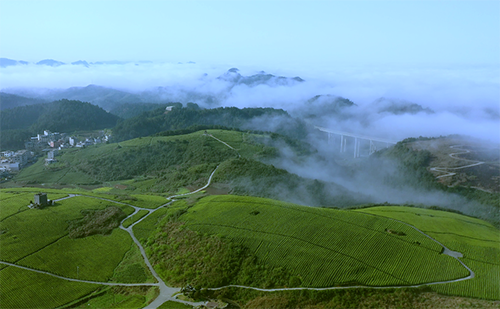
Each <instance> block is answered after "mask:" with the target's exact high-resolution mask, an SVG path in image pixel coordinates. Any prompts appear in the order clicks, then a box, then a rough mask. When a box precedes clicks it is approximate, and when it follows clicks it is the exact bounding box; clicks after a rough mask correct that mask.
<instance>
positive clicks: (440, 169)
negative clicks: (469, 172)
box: [429, 145, 484, 179]
mask: <svg viewBox="0 0 500 309" xmlns="http://www.w3.org/2000/svg"><path fill="white" fill-rule="evenodd" d="M460 146H462V145H454V146H450V148H452V149H454V148H457V147H460ZM461 150H464V151H462V152H454V153H450V154H449V156H450V157H451V158H453V159H455V160H463V161H469V162H476V163H473V164H469V165H464V166H460V167H431V168H430V169H429V170H430V171H435V172H441V173H446V174H445V175H441V176H437V177H436V179H438V178H442V177H448V176H453V175H456V174H457V173H453V172H448V170H459V169H462V168H467V167H472V166H477V165H481V164H484V162H482V161H475V160H468V159H462V158H456V157H455V155H459V154H464V153H469V152H470V150H467V149H461Z"/></svg>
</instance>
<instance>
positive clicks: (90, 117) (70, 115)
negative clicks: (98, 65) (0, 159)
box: [0, 100, 120, 150]
mask: <svg viewBox="0 0 500 309" xmlns="http://www.w3.org/2000/svg"><path fill="white" fill-rule="evenodd" d="M118 119H120V118H119V117H118V116H116V115H113V114H110V113H108V112H106V111H105V110H103V109H102V108H100V107H98V106H96V105H92V104H90V103H85V102H80V101H72V100H60V101H55V102H51V103H43V104H36V105H27V106H20V107H16V108H12V109H6V110H3V111H2V113H1V126H0V130H1V131H2V139H1V145H0V148H1V149H2V150H3V149H20V148H24V141H25V140H26V138H29V136H30V135H33V134H36V133H40V132H42V131H43V130H50V131H56V132H67V133H70V132H73V131H78V130H98V129H104V128H112V127H114V126H115V125H116V123H117V121H118Z"/></svg>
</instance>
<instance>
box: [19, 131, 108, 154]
mask: <svg viewBox="0 0 500 309" xmlns="http://www.w3.org/2000/svg"><path fill="white" fill-rule="evenodd" d="M110 137H111V136H110V135H108V134H105V133H104V132H103V131H101V132H100V134H99V136H98V137H94V138H85V139H82V140H79V139H78V138H77V137H74V136H69V135H67V134H66V133H58V132H50V131H48V130H45V131H43V134H37V136H33V137H31V138H30V140H29V141H27V142H26V143H24V146H25V148H26V149H27V150H31V151H36V150H42V149H45V148H47V146H49V147H50V148H51V149H58V150H61V149H64V148H71V147H86V146H90V145H94V144H100V143H104V142H107V141H109V139H110Z"/></svg>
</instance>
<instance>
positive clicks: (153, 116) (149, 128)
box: [113, 104, 308, 141]
mask: <svg viewBox="0 0 500 309" xmlns="http://www.w3.org/2000/svg"><path fill="white" fill-rule="evenodd" d="M194 125H220V126H224V127H229V128H239V129H244V130H246V129H250V130H259V131H272V132H275V133H279V134H282V135H286V136H289V137H293V138H299V139H301V138H305V137H306V136H307V133H308V128H307V126H306V124H305V123H304V122H302V121H301V120H297V119H294V118H292V117H290V115H288V113H287V112H285V111H284V110H281V109H273V108H243V109H239V108H236V107H220V108H215V109H200V108H199V107H198V106H197V105H196V104H188V106H187V107H184V108H173V109H172V111H166V110H165V109H164V108H159V109H156V110H153V111H149V112H144V113H142V114H141V115H139V116H136V117H133V118H130V119H127V120H123V121H120V122H119V123H118V124H117V126H116V127H115V128H114V129H113V135H114V137H115V138H116V140H118V141H123V140H128V139H133V138H137V137H143V136H148V135H152V134H155V133H158V132H163V131H171V130H181V129H186V128H189V127H192V126H194Z"/></svg>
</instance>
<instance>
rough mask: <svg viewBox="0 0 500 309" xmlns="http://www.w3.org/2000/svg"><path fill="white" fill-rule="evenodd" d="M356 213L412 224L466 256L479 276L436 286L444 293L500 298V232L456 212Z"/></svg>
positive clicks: (386, 209) (392, 210)
mask: <svg viewBox="0 0 500 309" xmlns="http://www.w3.org/2000/svg"><path fill="white" fill-rule="evenodd" d="M357 212H363V213H369V214H374V215H377V216H381V217H387V218H393V219H397V220H401V221H404V222H408V223H411V224H412V225H414V226H415V227H416V228H418V229H420V230H422V231H423V232H424V233H426V234H428V235H430V236H432V237H433V238H435V239H436V240H438V241H439V242H441V243H443V244H444V245H445V246H447V247H448V248H449V249H450V250H453V251H458V252H461V253H462V254H463V258H461V260H462V261H463V262H464V263H465V264H466V265H467V266H469V267H470V268H471V269H472V270H473V271H474V272H475V273H476V276H475V277H474V278H472V279H470V280H465V281H461V282H455V283H450V284H446V285H435V286H433V287H432V288H433V289H434V290H435V291H437V292H441V293H445V294H451V295H460V296H467V297H480V298H485V299H500V233H499V231H498V229H496V228H495V227H494V226H492V225H491V224H490V223H488V222H485V221H483V220H479V219H476V218H471V217H466V216H463V215H460V214H456V213H450V212H444V211H434V210H430V209H421V208H410V207H373V208H366V209H361V210H358V211H357Z"/></svg>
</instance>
